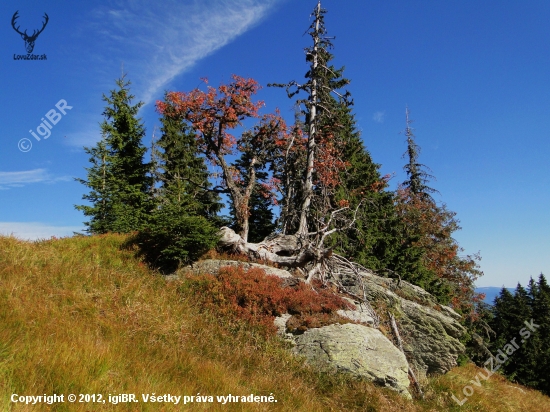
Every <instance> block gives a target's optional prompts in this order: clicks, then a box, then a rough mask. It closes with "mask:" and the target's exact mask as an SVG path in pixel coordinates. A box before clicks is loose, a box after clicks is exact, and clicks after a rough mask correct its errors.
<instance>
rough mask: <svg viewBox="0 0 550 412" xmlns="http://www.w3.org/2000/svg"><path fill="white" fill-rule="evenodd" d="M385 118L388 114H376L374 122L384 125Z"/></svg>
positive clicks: (373, 118) (373, 117)
mask: <svg viewBox="0 0 550 412" xmlns="http://www.w3.org/2000/svg"><path fill="white" fill-rule="evenodd" d="M385 118H386V112H376V113H374V115H373V116H372V120H374V121H375V122H376V123H384V119H385Z"/></svg>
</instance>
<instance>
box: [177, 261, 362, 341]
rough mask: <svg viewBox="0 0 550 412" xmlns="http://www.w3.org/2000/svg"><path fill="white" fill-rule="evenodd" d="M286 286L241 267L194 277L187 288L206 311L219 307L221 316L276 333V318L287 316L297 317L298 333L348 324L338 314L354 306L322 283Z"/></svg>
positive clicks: (294, 328) (292, 327)
mask: <svg viewBox="0 0 550 412" xmlns="http://www.w3.org/2000/svg"><path fill="white" fill-rule="evenodd" d="M282 283H283V280H282V279H280V278H278V277H276V276H268V275H266V274H265V272H264V271H263V270H261V269H256V268H251V269H249V270H246V271H245V270H243V269H242V268H240V267H224V268H221V269H220V272H219V274H218V276H217V277H214V276H212V275H195V276H190V277H188V278H186V280H185V282H184V285H183V287H184V288H185V289H186V290H188V291H190V292H191V293H192V295H193V296H195V297H196V298H197V302H198V303H199V304H200V305H201V306H202V307H203V308H213V307H215V309H216V311H217V312H218V313H220V314H225V315H229V316H235V317H238V318H240V319H243V320H246V321H248V322H250V323H252V324H254V325H261V326H263V327H265V328H266V331H269V332H275V327H274V326H273V319H274V317H276V316H280V315H281V314H283V313H290V314H292V315H294V316H293V318H292V319H291V321H290V322H289V325H288V327H289V330H290V331H292V332H296V333H300V332H304V331H305V330H307V329H308V328H311V327H320V326H324V325H328V324H331V323H345V322H347V321H346V320H345V319H344V318H341V317H340V316H338V315H337V314H336V311H337V310H338V309H348V308H350V307H351V305H350V304H349V303H347V302H346V301H345V300H344V299H342V298H340V297H338V296H336V295H334V293H333V292H331V291H330V290H328V289H325V288H323V287H322V285H321V284H315V285H311V286H310V285H307V284H305V283H299V284H298V285H297V286H294V287H286V288H283V287H282Z"/></svg>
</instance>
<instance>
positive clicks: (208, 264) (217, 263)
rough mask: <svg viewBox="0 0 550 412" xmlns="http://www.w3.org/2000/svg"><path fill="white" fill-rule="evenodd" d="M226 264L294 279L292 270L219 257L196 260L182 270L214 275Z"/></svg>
mask: <svg viewBox="0 0 550 412" xmlns="http://www.w3.org/2000/svg"><path fill="white" fill-rule="evenodd" d="M224 266H240V267H242V268H243V269H245V270H247V269H250V268H259V269H263V270H264V271H265V273H266V275H274V276H277V277H280V278H282V279H286V278H292V279H294V276H292V275H291V274H290V272H289V271H287V270H283V269H277V268H274V267H271V266H266V265H260V264H258V263H249V262H239V261H237V260H217V259H208V260H199V261H198V262H195V263H194V264H193V266H186V267H185V268H183V269H181V271H183V273H189V272H191V273H194V274H201V273H211V274H213V275H216V274H217V273H218V272H219V270H220V268H222V267H224Z"/></svg>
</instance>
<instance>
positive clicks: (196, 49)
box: [98, 0, 281, 104]
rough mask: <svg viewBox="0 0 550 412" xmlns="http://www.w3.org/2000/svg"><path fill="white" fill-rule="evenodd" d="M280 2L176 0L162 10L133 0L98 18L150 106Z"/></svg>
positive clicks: (107, 37)
mask: <svg viewBox="0 0 550 412" xmlns="http://www.w3.org/2000/svg"><path fill="white" fill-rule="evenodd" d="M280 1H281V0H206V1H205V0H203V1H195V2H193V3H191V4H189V3H187V2H186V3H187V4H182V2H178V1H174V0H172V1H167V2H165V3H163V7H162V8H160V7H155V5H156V4H155V3H151V2H148V1H144V0H133V1H132V0H128V1H123V2H121V3H119V6H118V7H116V8H113V9H109V10H102V11H99V12H98V18H100V19H101V21H103V22H104V23H103V24H104V26H103V31H102V35H103V36H105V37H106V40H107V41H108V42H109V43H111V45H110V46H111V47H110V48H111V49H120V51H119V54H118V58H119V59H120V60H122V61H124V62H127V67H132V68H133V70H132V74H131V77H132V81H133V82H134V84H135V86H136V88H135V90H136V91H137V93H136V95H137V97H138V98H139V99H140V100H142V101H144V102H145V103H146V104H148V103H151V102H152V101H153V99H154V98H156V97H158V96H157V94H158V93H159V91H161V90H162V88H163V87H164V86H166V84H168V83H169V82H170V81H171V80H173V79H174V78H175V77H176V76H178V75H180V74H182V73H183V72H185V71H186V70H188V69H190V68H191V67H192V66H193V65H194V64H195V63H197V62H198V61H199V60H201V59H203V58H205V57H207V56H209V55H210V54H212V53H214V52H215V51H216V50H219V49H220V48H221V47H223V46H225V45H226V44H228V43H230V42H231V41H233V40H235V39H236V38H237V37H238V36H239V35H241V34H243V33H244V32H246V31H247V30H249V29H250V28H251V27H253V26H254V25H255V24H257V23H258V22H259V21H261V19H262V18H263V17H265V16H266V14H267V13H268V11H269V10H270V9H271V8H272V7H273V6H274V5H275V4H276V3H278V2H280ZM105 26H107V27H108V28H106V27H105ZM136 68H142V70H140V71H139V72H137V73H136V72H135V69H136Z"/></svg>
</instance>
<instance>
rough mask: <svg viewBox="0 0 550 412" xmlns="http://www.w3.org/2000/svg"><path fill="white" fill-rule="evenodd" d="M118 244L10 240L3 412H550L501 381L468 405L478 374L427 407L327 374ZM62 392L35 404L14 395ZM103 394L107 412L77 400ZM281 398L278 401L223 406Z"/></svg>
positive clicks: (430, 393) (453, 380) (445, 385)
mask: <svg viewBox="0 0 550 412" xmlns="http://www.w3.org/2000/svg"><path fill="white" fill-rule="evenodd" d="M125 240H126V238H125V237H124V236H119V235H109V236H95V237H78V238H71V239H53V240H47V241H41V242H35V243H29V242H22V241H18V240H16V239H13V238H8V237H0V410H1V411H41V410H44V411H50V410H51V411H92V410H94V411H95V410H100V411H111V410H113V411H115V410H116V411H171V410H224V411H225V410H227V411H233V410H235V411H236V410H238V411H262V410H281V411H325V410H326V411H331V410H333V411H340V410H350V411H353V410H358V411H359V410H361V411H365V410H366V411H370V412H374V411H447V410H449V411H452V410H456V411H459V410H461V411H550V399H549V398H547V397H545V396H543V395H541V394H540V393H539V392H536V391H532V390H528V389H525V388H523V387H519V386H517V385H512V384H510V383H508V382H506V381H505V380H504V379H503V378H501V377H499V376H496V375H494V376H493V377H491V378H490V379H489V380H488V381H487V382H483V383H482V387H481V388H478V387H476V388H475V393H474V395H472V397H470V398H468V401H467V402H466V403H465V404H464V405H463V406H462V407H459V406H458V405H456V404H455V402H454V401H453V400H452V399H451V397H450V393H454V394H456V396H457V397H458V398H460V399H461V398H462V397H463V396H459V394H460V393H461V392H462V388H463V386H464V385H466V384H468V383H469V380H470V379H473V378H474V376H475V374H476V369H475V367H473V366H467V367H462V368H456V369H455V370H453V371H451V372H450V373H448V374H447V375H445V376H442V377H439V378H436V379H432V380H430V381H429V382H427V386H426V395H427V396H426V399H425V400H424V401H413V402H409V401H407V400H404V399H402V398H400V397H399V396H398V395H396V394H395V393H393V392H391V391H389V390H386V389H383V388H378V387H376V386H374V385H372V384H370V383H366V382H360V381H356V380H353V379H350V378H348V377H345V376H341V375H337V374H332V375H326V374H320V373H317V372H316V371H315V370H313V369H311V368H309V367H307V366H305V365H304V364H303V362H302V361H301V360H299V359H297V358H295V357H293V356H291V355H290V354H289V353H288V352H287V351H286V349H285V347H284V343H282V342H280V341H279V340H278V339H277V338H270V337H267V338H266V337H265V334H264V333H261V331H260V330H259V329H258V328H256V327H252V326H249V325H248V324H247V323H245V322H244V321H242V320H238V319H234V318H232V317H229V316H227V315H223V314H220V313H216V310H215V308H211V309H209V311H204V309H203V310H199V308H198V305H197V304H196V301H197V299H196V297H195V296H193V293H191V292H190V291H192V290H194V289H193V288H188V287H182V285H183V284H182V282H183V281H173V282H165V281H164V279H163V278H162V277H161V276H159V275H156V274H155V273H152V272H151V271H149V270H148V269H147V267H146V266H145V265H143V263H141V262H140V261H139V260H138V259H136V258H135V257H134V253H133V252H132V251H130V250H123V249H121V245H122V244H123V243H124V241H125ZM13 393H16V394H19V395H35V396H36V395H43V394H47V395H51V394H54V393H57V394H64V395H65V402H64V403H57V404H53V405H47V404H43V403H42V404H37V405H34V406H30V405H29V406H26V405H24V404H22V403H12V402H11V401H10V396H11V394H13ZM71 393H72V394H77V395H78V394H80V393H82V394H102V395H103V397H104V399H105V400H106V401H107V402H106V403H105V404H103V403H101V404H92V403H78V402H77V403H69V402H67V399H66V397H67V395H68V394H71ZM119 393H133V394H136V395H137V396H138V399H139V400H140V401H141V394H153V393H154V394H156V395H163V394H171V395H177V396H180V395H181V396H185V395H187V396H195V395H197V394H198V393H200V395H203V396H204V395H207V396H208V395H211V396H213V397H214V402H213V403H198V402H194V403H192V404H187V405H183V404H182V403H183V398H182V401H181V402H180V404H179V405H176V406H174V405H172V404H168V403H144V402H139V403H119V404H117V405H114V404H110V403H109V402H108V396H109V394H111V395H115V394H119ZM228 394H232V395H239V396H241V395H247V396H248V395H250V394H255V395H264V396H269V395H270V394H273V396H274V397H275V399H277V403H227V404H225V405H221V404H218V403H217V402H216V395H224V396H225V395H228Z"/></svg>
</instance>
